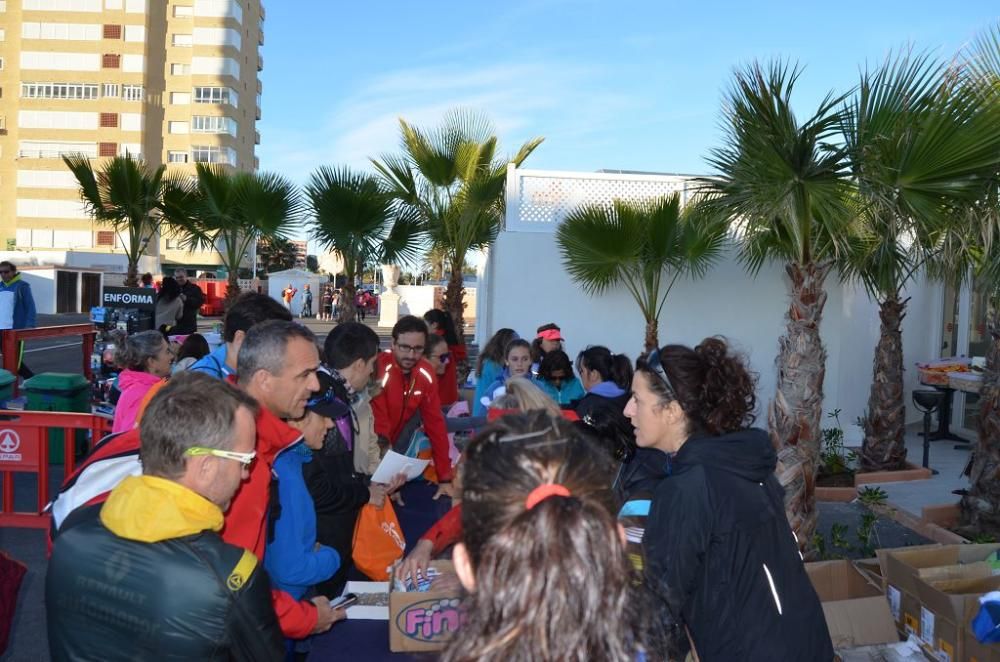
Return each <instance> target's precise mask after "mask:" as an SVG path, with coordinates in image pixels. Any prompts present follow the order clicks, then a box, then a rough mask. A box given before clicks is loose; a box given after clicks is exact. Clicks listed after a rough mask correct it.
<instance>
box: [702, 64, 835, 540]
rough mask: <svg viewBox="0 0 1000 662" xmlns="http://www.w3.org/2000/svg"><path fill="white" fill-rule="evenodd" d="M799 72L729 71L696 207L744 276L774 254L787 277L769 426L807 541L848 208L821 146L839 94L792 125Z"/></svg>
mask: <svg viewBox="0 0 1000 662" xmlns="http://www.w3.org/2000/svg"><path fill="white" fill-rule="evenodd" d="M799 73H800V71H799V69H798V68H792V67H789V66H788V65H787V64H783V63H772V64H771V65H770V66H768V67H766V68H765V67H762V66H760V65H759V64H753V65H750V66H748V67H746V68H744V69H743V70H740V71H738V72H737V73H736V79H735V82H734V85H733V87H732V88H731V89H730V91H729V93H728V95H727V100H726V101H727V103H726V108H725V118H724V125H725V129H726V131H727V136H726V142H725V144H724V146H722V147H721V148H718V149H715V150H713V152H712V154H711V156H710V158H709V163H710V164H711V165H712V166H713V168H714V169H715V170H716V171H717V173H718V175H717V176H716V177H713V178H710V179H704V180H702V182H701V187H700V188H701V193H702V194H703V195H704V198H703V199H702V200H701V201H700V202H699V203H698V204H699V205H701V206H702V207H703V211H704V213H705V214H707V215H708V216H709V217H710V218H713V217H715V218H720V219H725V220H726V221H728V222H730V223H731V224H732V226H733V228H734V230H735V232H736V234H737V238H738V241H739V243H740V255H741V258H742V260H743V261H744V262H745V264H746V265H747V267H748V268H749V270H750V271H751V273H754V274H756V273H757V272H759V270H760V268H761V266H763V264H764V263H765V262H767V261H769V260H778V261H781V262H783V263H784V264H785V271H786V273H787V274H788V277H789V279H790V281H791V291H790V297H789V307H788V314H787V324H786V327H785V333H784V335H783V336H782V337H781V338H780V339H779V341H778V356H777V359H776V361H775V363H776V367H777V371H778V375H777V389H776V391H777V392H776V393H775V396H774V399H773V400H772V401H771V403H770V406H769V409H768V426H769V427H770V432H771V439H772V441H773V442H774V444H775V447H776V448H777V449H778V458H779V467H778V478H779V480H780V481H781V483H782V484H783V485H784V486H785V509H786V513H787V515H788V518H789V523H790V524H791V526H792V528H793V530H794V531H796V533H797V535H798V539H799V544H800V545H803V546H806V545H811V543H812V536H813V532H814V531H815V529H816V504H815V501H816V496H815V480H816V471H817V468H818V465H817V460H818V456H819V449H820V418H821V415H822V406H823V377H824V374H825V371H826V367H825V364H826V350H825V349H824V347H823V342H822V340H821V338H820V331H819V327H820V321H821V319H822V316H823V307H824V305H825V304H826V291H825V289H824V282H825V280H826V276H827V274H828V273H829V271H830V269H831V268H832V266H833V260H834V259H835V258H836V257H837V256H838V255H839V254H840V253H841V251H842V250H843V248H844V243H845V239H846V237H847V234H846V229H847V228H848V226H849V224H850V222H851V219H852V211H851V208H850V204H849V189H850V186H849V183H848V174H849V173H848V170H847V168H846V159H845V153H844V150H843V149H842V148H839V147H835V146H832V145H830V144H829V142H828V141H829V140H831V139H832V138H834V136H835V132H836V130H837V128H838V126H839V125H840V121H841V119H840V113H839V112H838V110H837V107H838V106H840V104H841V103H842V101H843V98H844V97H842V96H839V97H835V96H833V95H827V96H826V98H824V99H823V100H822V102H821V103H820V104H819V107H818V108H817V109H816V111H815V112H814V113H813V114H812V115H811V116H810V117H808V118H807V119H806V120H805V121H801V122H800V121H799V119H798V118H797V117H796V115H795V113H794V112H793V111H792V105H791V95H792V92H793V90H794V87H795V82H796V81H797V80H798V77H799Z"/></svg>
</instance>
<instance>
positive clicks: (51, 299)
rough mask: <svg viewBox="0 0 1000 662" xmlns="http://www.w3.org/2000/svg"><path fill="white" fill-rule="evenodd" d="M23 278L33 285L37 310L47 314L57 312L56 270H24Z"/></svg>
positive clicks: (32, 292)
mask: <svg viewBox="0 0 1000 662" xmlns="http://www.w3.org/2000/svg"><path fill="white" fill-rule="evenodd" d="M21 278H22V279H24V281H25V282H26V283H28V285H30V286H31V294H32V296H33V297H34V298H35V310H36V311H37V312H39V313H42V314H45V315H54V314H55V312H56V272H55V270H48V269H46V270H39V271H22V272H21Z"/></svg>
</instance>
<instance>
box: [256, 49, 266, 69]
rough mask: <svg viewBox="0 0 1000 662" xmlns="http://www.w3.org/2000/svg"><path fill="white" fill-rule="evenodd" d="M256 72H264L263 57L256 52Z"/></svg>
mask: <svg viewBox="0 0 1000 662" xmlns="http://www.w3.org/2000/svg"><path fill="white" fill-rule="evenodd" d="M257 71H264V56H263V55H261V52H260V51H257Z"/></svg>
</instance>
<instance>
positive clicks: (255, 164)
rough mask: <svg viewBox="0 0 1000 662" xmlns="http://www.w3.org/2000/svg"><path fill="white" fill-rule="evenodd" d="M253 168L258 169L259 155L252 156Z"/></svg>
mask: <svg viewBox="0 0 1000 662" xmlns="http://www.w3.org/2000/svg"><path fill="white" fill-rule="evenodd" d="M253 169H254V170H260V157H257V156H255V157H253Z"/></svg>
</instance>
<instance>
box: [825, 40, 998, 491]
mask: <svg viewBox="0 0 1000 662" xmlns="http://www.w3.org/2000/svg"><path fill="white" fill-rule="evenodd" d="M957 73H958V72H957V70H955V69H953V68H946V67H944V66H942V65H941V64H939V63H937V62H935V61H933V60H932V59H930V58H928V57H926V56H920V57H911V56H909V55H904V56H902V57H899V58H898V59H895V60H893V59H889V60H887V61H886V62H885V63H884V64H883V65H882V66H881V67H880V68H879V69H878V70H877V71H875V72H874V73H872V72H864V73H863V74H862V77H861V83H860V86H859V88H858V91H857V94H856V95H855V96H854V98H853V99H852V100H851V101H850V102H849V103H848V104H847V106H846V108H845V112H844V125H843V134H844V139H845V142H846V144H847V148H848V152H849V158H850V161H851V171H852V174H853V178H854V181H855V183H856V185H857V194H858V197H859V202H860V204H861V210H862V213H861V219H862V223H861V224H860V225H861V227H860V230H861V236H860V237H859V241H858V242H857V247H858V248H860V250H859V251H857V253H856V254H855V255H853V256H852V257H851V259H849V260H848V261H847V263H846V264H845V265H844V266H845V267H846V272H847V273H848V274H849V275H851V276H854V277H856V278H857V279H859V280H860V281H861V282H862V283H863V284H864V286H865V288H866V289H867V290H868V292H869V295H870V296H871V297H872V298H873V299H874V300H876V301H877V302H878V304H879V316H880V318H881V329H880V335H879V341H878V344H877V345H876V348H875V358H874V362H873V375H872V385H871V391H870V395H869V398H868V411H867V414H866V415H865V417H864V430H865V438H864V444H863V446H862V451H861V468H862V469H863V470H868V471H884V470H892V469H902V468H903V467H904V464H905V460H906V446H905V444H904V440H903V433H904V425H905V407H904V402H903V344H902V333H901V325H902V321H903V317H904V316H905V314H906V303H907V300H905V299H903V298H902V291H903V289H904V288H905V287H906V285H907V284H908V283H909V282H911V280H912V279H913V277H914V275H915V274H916V273H917V272H918V270H920V269H921V268H923V267H924V266H925V265H926V263H927V261H928V260H931V259H934V257H935V255H936V254H937V253H938V251H939V250H940V249H941V243H940V242H941V239H942V237H943V236H944V235H945V234H946V233H947V232H948V231H949V227H950V226H951V225H953V224H954V223H955V221H956V214H955V209H956V208H957V207H961V206H967V205H969V204H972V203H974V202H975V201H977V200H978V199H980V198H981V195H982V191H983V190H984V186H985V183H986V181H987V180H988V179H989V178H990V177H991V176H992V174H993V171H994V170H995V169H996V166H997V159H998V155H1000V124H997V123H995V122H993V121H989V120H988V115H987V114H986V113H984V112H983V104H984V101H986V99H985V98H984V97H983V96H981V95H978V94H973V93H970V89H969V87H968V86H967V85H965V84H964V83H963V81H962V80H961V78H960V77H959V76H958V75H957Z"/></svg>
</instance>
